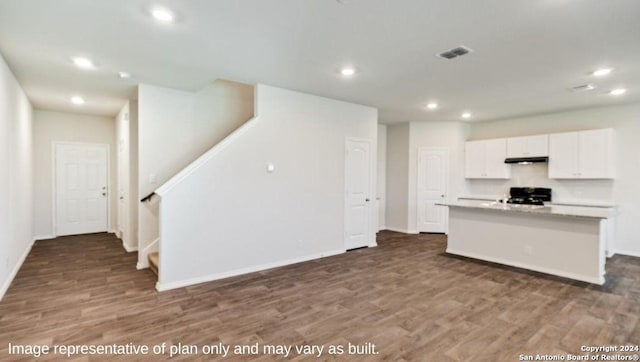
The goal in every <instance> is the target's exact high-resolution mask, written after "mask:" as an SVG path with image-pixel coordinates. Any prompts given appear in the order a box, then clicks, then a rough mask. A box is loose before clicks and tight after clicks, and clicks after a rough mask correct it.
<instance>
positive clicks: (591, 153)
mask: <svg viewBox="0 0 640 362" xmlns="http://www.w3.org/2000/svg"><path fill="white" fill-rule="evenodd" d="M612 135H613V131H612V130H610V129H598V130H593V131H582V132H580V133H579V135H578V145H579V148H578V149H579V153H578V176H579V177H580V178H593V179H596V178H613V169H614V160H613V157H612V152H613V140H612V138H613V136H612Z"/></svg>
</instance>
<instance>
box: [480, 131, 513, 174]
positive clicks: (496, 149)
mask: <svg viewBox="0 0 640 362" xmlns="http://www.w3.org/2000/svg"><path fill="white" fill-rule="evenodd" d="M484 142H485V164H486V166H485V170H486V172H485V178H504V179H506V178H509V177H511V172H510V171H511V167H510V166H509V165H508V164H505V163H504V160H505V158H507V140H506V139H504V138H501V139H496V140H487V141H484Z"/></svg>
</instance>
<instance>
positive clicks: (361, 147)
mask: <svg viewBox="0 0 640 362" xmlns="http://www.w3.org/2000/svg"><path fill="white" fill-rule="evenodd" d="M371 170H372V168H371V141H368V140H352V139H348V140H347V145H346V160H345V241H344V243H345V249H347V250H349V249H354V248H360V247H363V246H368V245H369V244H370V241H371V238H372V235H373V233H372V230H373V229H372V220H371V219H372V218H371V215H372V212H371V210H372V207H373V201H372V200H373V195H372V188H371V180H372V177H371Z"/></svg>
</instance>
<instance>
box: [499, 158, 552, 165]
mask: <svg viewBox="0 0 640 362" xmlns="http://www.w3.org/2000/svg"><path fill="white" fill-rule="evenodd" d="M546 162H549V157H513V158H507V159H506V160H504V163H517V164H520V165H529V164H532V163H546Z"/></svg>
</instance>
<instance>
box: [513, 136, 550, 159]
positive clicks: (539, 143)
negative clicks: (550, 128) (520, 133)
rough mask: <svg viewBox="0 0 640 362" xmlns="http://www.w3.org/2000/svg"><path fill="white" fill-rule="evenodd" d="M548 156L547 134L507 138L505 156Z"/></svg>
mask: <svg viewBox="0 0 640 362" xmlns="http://www.w3.org/2000/svg"><path fill="white" fill-rule="evenodd" d="M546 156H549V135H546V134H544V135H538V136H526V137H512V138H507V157H508V158H523V157H546Z"/></svg>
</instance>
